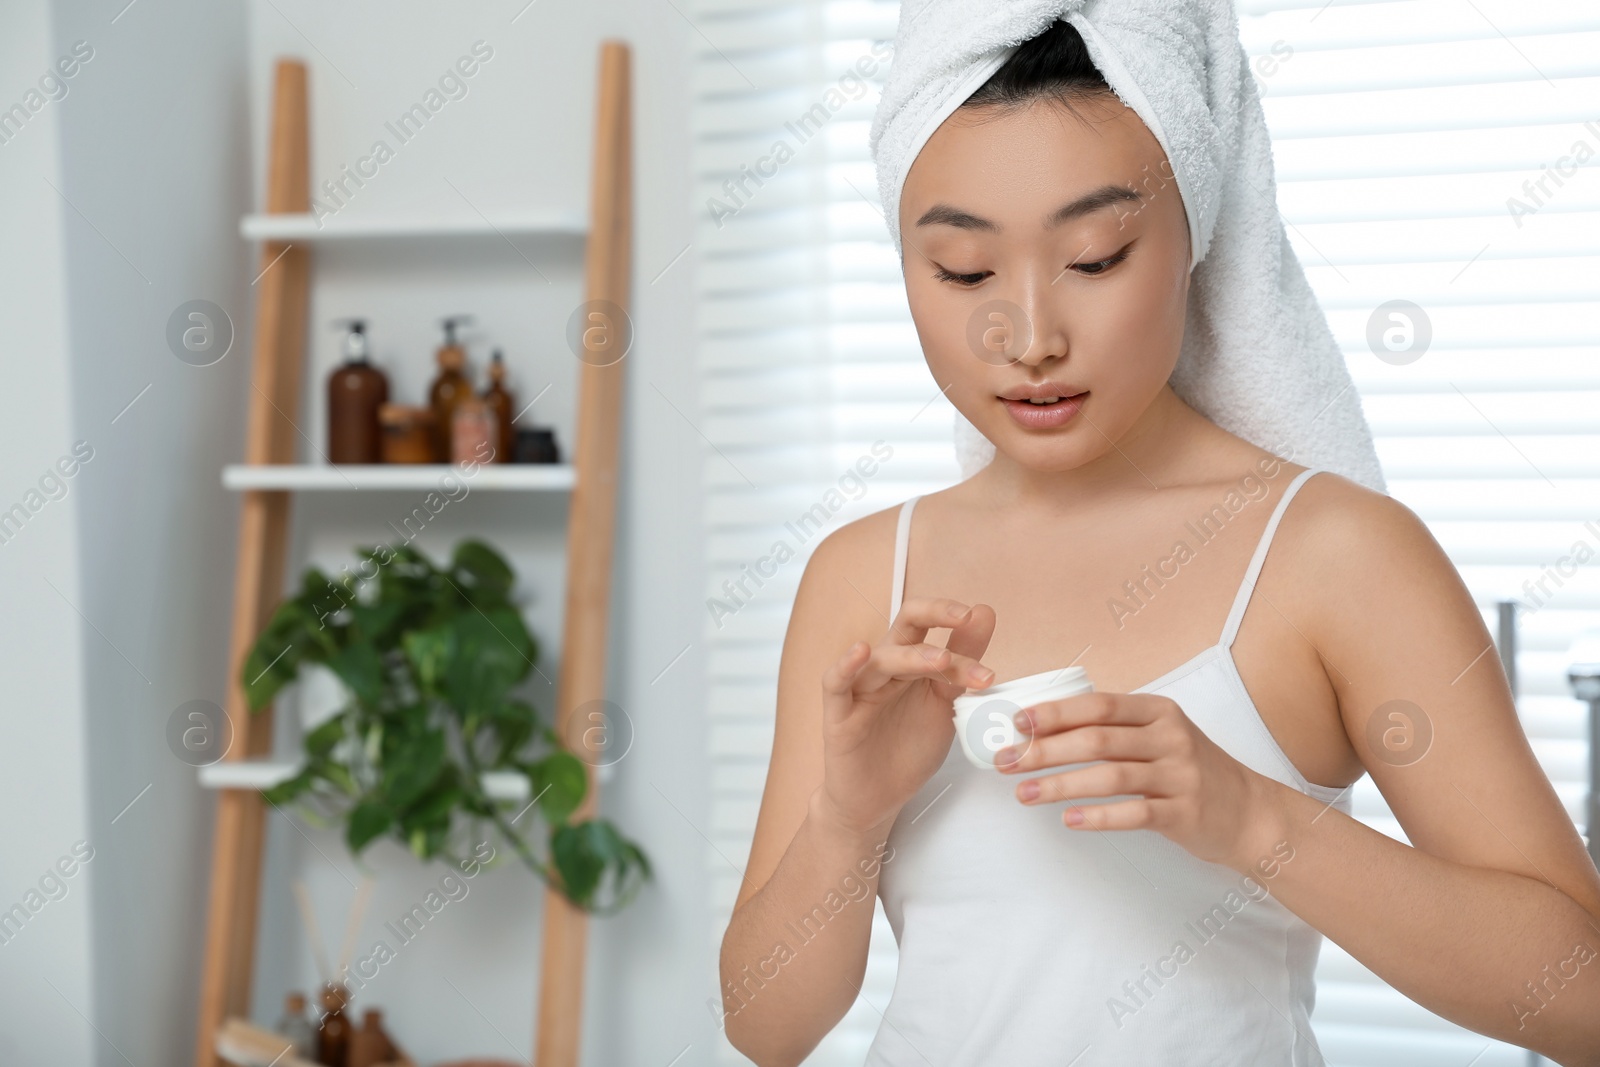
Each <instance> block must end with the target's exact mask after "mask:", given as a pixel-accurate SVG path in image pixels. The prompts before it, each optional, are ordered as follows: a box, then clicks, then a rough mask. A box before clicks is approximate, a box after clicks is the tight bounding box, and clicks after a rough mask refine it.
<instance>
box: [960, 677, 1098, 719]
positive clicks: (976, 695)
mask: <svg viewBox="0 0 1600 1067" xmlns="http://www.w3.org/2000/svg"><path fill="white" fill-rule="evenodd" d="M1093 689H1094V685H1093V684H1092V683H1091V682H1090V681H1089V672H1088V671H1086V670H1084V669H1083V668H1082V667H1058V668H1057V669H1055V670H1053V671H1041V672H1040V673H1038V674H1030V675H1028V676H1026V677H1024V678H1013V679H1012V680H1011V681H1009V682H1000V683H999V684H998V685H991V686H990V687H989V688H987V689H975V690H973V691H972V692H970V693H965V694H963V695H961V696H958V697H956V699H955V701H954V710H955V711H956V712H957V713H960V712H962V711H963V710H967V709H973V708H978V707H981V706H982V705H984V704H986V703H988V702H989V701H991V700H1004V701H1006V702H1008V703H1011V704H1015V705H1016V706H1017V707H1019V708H1025V707H1027V706H1028V705H1029V704H1038V703H1043V702H1044V701H1046V700H1062V699H1065V698H1066V697H1069V696H1076V695H1077V694H1079V693H1088V692H1091V691H1093Z"/></svg>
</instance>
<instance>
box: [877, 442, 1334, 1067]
mask: <svg viewBox="0 0 1600 1067" xmlns="http://www.w3.org/2000/svg"><path fill="white" fill-rule="evenodd" d="M1314 473H1316V472H1315V471H1314V470H1307V471H1304V472H1302V473H1301V474H1299V475H1298V476H1297V477H1296V478H1295V479H1294V480H1293V481H1292V482H1291V483H1290V484H1289V486H1288V488H1286V489H1285V490H1284V492H1283V495H1282V497H1281V499H1280V500H1279V501H1278V504H1277V507H1276V508H1275V509H1274V511H1273V514H1272V517H1271V519H1270V520H1269V521H1268V523H1267V527H1266V530H1265V532H1264V533H1263V534H1262V536H1261V543H1260V544H1259V545H1258V546H1257V548H1256V551H1255V555H1254V557H1253V558H1252V559H1251V560H1250V566H1249V569H1248V570H1247V571H1246V572H1245V576H1244V582H1243V583H1242V584H1241V586H1240V587H1239V592H1238V595H1237V596H1236V597H1235V599H1234V603H1233V610H1232V611H1231V612H1229V614H1228V620H1227V623H1226V624H1225V625H1224V627H1223V630H1222V637H1221V639H1220V640H1219V641H1218V642H1217V643H1216V644H1215V645H1212V646H1211V647H1210V648H1207V649H1206V650H1205V651H1203V652H1201V653H1200V654H1199V655H1197V656H1195V657H1194V658H1193V659H1191V660H1189V661H1188V662H1187V663H1184V664H1182V665H1181V666H1178V667H1175V668H1173V669H1172V670H1170V671H1168V672H1167V673H1166V674H1164V675H1162V676H1161V677H1160V678H1157V679H1156V680H1155V681H1153V682H1151V683H1149V684H1148V685H1145V686H1141V687H1140V688H1139V689H1138V690H1136V692H1140V693H1160V694H1162V695H1163V696H1167V697H1170V698H1172V699H1173V700H1174V701H1176V702H1177V703H1178V705H1179V706H1180V707H1182V708H1183V710H1184V712H1185V713H1186V714H1187V715H1188V716H1189V718H1190V719H1192V720H1193V721H1194V722H1195V724H1196V725H1197V726H1199V727H1200V729H1202V730H1203V731H1205V734H1206V736H1207V737H1209V738H1211V740H1212V741H1214V742H1216V744H1217V745H1218V746H1219V747H1221V748H1222V749H1223V750H1224V751H1225V752H1227V753H1228V754H1229V755H1231V756H1233V757H1234V758H1235V759H1237V760H1238V761H1239V762H1241V763H1243V764H1244V765H1245V766H1247V767H1250V768H1251V769H1253V770H1255V771H1257V772H1259V773H1261V774H1263V775H1265V776H1267V777H1268V778H1272V779H1274V780H1276V781H1279V782H1282V783H1283V784H1285V785H1287V786H1290V787H1291V788H1293V789H1297V790H1299V791H1301V792H1303V793H1307V794H1309V795H1311V796H1313V797H1316V798H1317V799H1319V800H1321V801H1323V802H1324V803H1326V804H1328V805H1329V806H1331V807H1334V808H1336V809H1337V810H1339V811H1341V812H1344V813H1345V814H1349V812H1350V800H1349V791H1350V790H1349V788H1348V787H1346V788H1345V789H1336V788H1334V787H1331V786H1322V785H1314V784H1312V783H1310V782H1307V781H1306V780H1305V778H1304V777H1302V776H1301V775H1300V773H1299V771H1297V770H1296V769H1295V767H1294V765H1293V764H1292V763H1290V762H1289V758H1288V757H1287V756H1286V755H1284V753H1283V750H1282V749H1281V748H1279V747H1278V744H1277V742H1275V741H1274V740H1273V738H1272V734H1271V733H1270V732H1269V731H1268V730H1267V727H1266V724H1265V723H1264V722H1263V721H1262V719H1261V715H1260V713H1259V712H1257V710H1256V707H1255V704H1254V703H1253V702H1252V701H1251V699H1250V695H1249V693H1247V692H1246V690H1245V687H1244V682H1243V681H1242V680H1241V679H1240V677H1239V671H1238V668H1237V667H1236V666H1235V664H1234V661H1233V653H1232V651H1231V648H1232V645H1233V639H1234V636H1235V634H1237V633H1238V630H1239V623H1240V620H1241V619H1243V617H1244V612H1245V607H1246V606H1247V605H1248V604H1249V602H1250V594H1251V592H1252V591H1253V590H1254V589H1255V584H1256V579H1257V577H1258V576H1259V575H1260V573H1261V565H1262V562H1263V561H1264V560H1265V559H1266V556H1267V549H1268V546H1269V545H1270V544H1271V542H1272V535H1273V533H1274V532H1275V531H1276V530H1277V528H1278V522H1279V520H1280V519H1281V518H1282V517H1283V511H1284V508H1285V507H1286V506H1287V505H1288V503H1289V501H1290V499H1291V498H1292V497H1293V496H1294V494H1295V492H1296V491H1297V490H1298V489H1299V488H1300V486H1301V485H1302V484H1304V482H1305V480H1306V479H1307V478H1308V477H1310V476H1311V475H1312V474H1314ZM916 502H917V501H916V499H915V498H913V499H911V500H908V501H906V503H905V505H904V506H903V507H902V509H901V512H900V522H899V528H898V531H897V533H896V535H895V555H894V586H893V598H892V604H893V610H892V611H891V612H890V617H891V618H893V617H894V616H895V615H896V614H898V613H899V609H900V600H901V594H902V589H903V586H904V584H905V565H906V547H907V542H908V540H909V533H910V528H911V512H912V509H913V507H914V506H915V505H916ZM1083 766H1087V764H1083ZM1059 770H1060V768H1055V769H1052V770H1050V771H1041V772H1038V773H1043V774H1048V773H1057V772H1059ZM1018 777H1019V776H1017V775H1000V774H996V773H994V772H993V771H988V770H983V769H980V768H977V767H974V766H973V765H972V764H970V763H969V762H968V761H967V760H966V759H965V758H964V757H963V756H962V754H961V748H960V745H959V744H957V743H956V742H955V741H952V742H951V745H950V753H949V755H948V756H947V757H946V759H945V761H944V764H943V766H941V767H940V768H939V770H938V771H937V772H936V773H935V774H934V775H933V777H932V778H931V779H930V780H929V781H928V783H927V784H926V785H924V786H923V787H922V789H921V790H920V791H919V792H918V793H917V794H916V796H914V797H913V798H912V799H911V801H910V802H909V803H907V804H906V806H905V808H904V809H903V810H902V811H901V813H900V815H899V817H898V818H897V819H896V821H895V824H894V826H893V828H892V830H891V832H890V834H889V844H890V846H891V847H892V848H893V852H892V853H888V854H887V855H888V857H889V858H888V859H887V860H886V861H885V862H884V864H883V866H882V874H881V875H880V879H879V883H878V895H879V897H880V898H882V900H883V908H884V912H885V913H886V914H887V915H888V918H889V924H890V926H891V927H892V928H893V930H894V936H895V941H896V942H897V943H898V944H899V946H900V965H899V973H898V975H897V977H896V979H895V985H894V994H893V996H892V997H891V998H890V1001H889V1004H888V1007H887V1008H886V1009H885V1010H884V1012H883V1019H882V1023H881V1024H880V1026H879V1028H878V1032H877V1036H876V1037H875V1038H874V1040H873V1042H872V1047H871V1048H870V1050H869V1051H868V1053H867V1058H866V1065H867V1067H928V1065H930V1064H932V1065H936V1067H968V1065H970V1067H978V1065H989V1064H996V1065H1000V1064H1003V1065H1005V1067H1044V1065H1047V1064H1048V1065H1050V1067H1156V1065H1159V1067H1188V1065H1201V1064H1205V1065H1216V1067H1238V1065H1240V1064H1251V1065H1252V1067H1266V1065H1272V1067H1277V1065H1285V1067H1288V1065H1293V1067H1322V1064H1323V1058H1322V1053H1321V1051H1320V1050H1319V1048H1318V1047H1317V1042H1316V1039H1315V1037H1314V1036H1313V1035H1312V1032H1311V1023H1310V1016H1311V1008H1312V1004H1313V1000H1314V998H1315V984H1314V979H1313V972H1314V970H1315V968H1316V963H1317V952H1318V949H1319V948H1320V946H1321V943H1322V935H1321V934H1320V933H1318V932H1317V931H1316V930H1315V929H1314V928H1313V927H1311V926H1309V925H1308V924H1307V923H1305V922H1304V921H1303V920H1302V919H1300V918H1299V917H1298V916H1296V915H1295V914H1294V913H1292V912H1290V911H1289V910H1288V909H1287V908H1285V907H1284V906H1283V905H1281V904H1279V903H1278V902H1277V900H1275V899H1274V898H1273V897H1272V896H1270V895H1269V894H1270V890H1271V887H1272V882H1271V879H1270V878H1268V877H1261V876H1256V877H1251V876H1246V875H1241V874H1238V873H1236V872H1235V871H1233V870H1232V869H1230V868H1228V867H1224V866H1222V865H1220V864H1213V863H1207V862H1205V861H1203V860H1199V859H1196V858H1195V857H1194V856H1192V855H1190V854H1189V853H1188V852H1186V851H1185V850H1184V849H1183V848H1181V847H1180V846H1178V845H1176V844H1174V843H1173V842H1171V841H1169V840H1168V839H1167V838H1165V837H1163V836H1161V835H1160V834H1159V833H1156V832H1155V831H1153V830H1114V831H1106V832H1104V833H1096V832H1095V831H1093V830H1088V831H1084V830H1069V829H1068V828H1067V827H1065V826H1064V825H1062V823H1061V811H1062V809H1063V808H1064V807H1065V802H1059V803H1054V804H1039V805H1032V806H1024V805H1022V804H1020V803H1019V802H1018V801H1017V800H1016V797H1015V790H1016V786H1017V779H1018ZM1109 799H1114V798H1104V799H1102V800H1085V801H1082V802H1081V803H1082V804H1084V805H1089V804H1094V803H1104V802H1105V800H1109ZM1293 844H1294V843H1293V842H1289V843H1288V846H1285V847H1283V848H1281V849H1280V850H1279V854H1278V855H1277V856H1264V857H1262V859H1264V860H1278V861H1280V862H1287V863H1292V862H1293V858H1292V851H1291V850H1292V846H1293ZM1285 856H1287V857H1289V858H1287V859H1285V858H1284V857H1285ZM1274 873H1276V871H1275V869H1274Z"/></svg>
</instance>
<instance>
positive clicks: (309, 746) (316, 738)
mask: <svg viewBox="0 0 1600 1067" xmlns="http://www.w3.org/2000/svg"><path fill="white" fill-rule="evenodd" d="M345 715H346V713H345V712H342V711H341V712H340V713H339V714H337V715H335V716H333V717H332V718H331V719H329V720H328V721H327V722H324V723H321V724H319V725H318V726H317V728H316V729H314V730H312V731H311V732H310V733H308V734H306V736H305V741H304V747H305V750H306V755H307V756H310V757H311V758H312V759H313V760H315V759H320V758H322V757H325V756H327V755H328V753H330V752H332V751H333V747H334V746H335V745H337V744H338V743H339V742H340V741H341V740H343V739H344V734H345Z"/></svg>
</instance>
